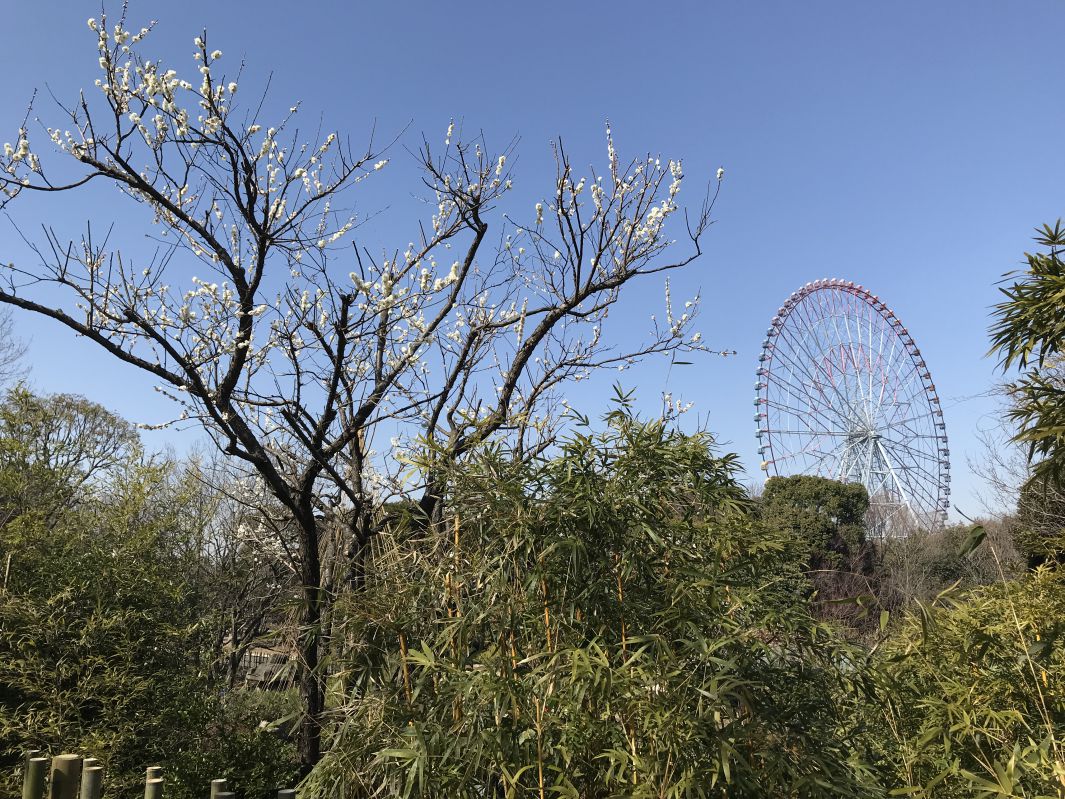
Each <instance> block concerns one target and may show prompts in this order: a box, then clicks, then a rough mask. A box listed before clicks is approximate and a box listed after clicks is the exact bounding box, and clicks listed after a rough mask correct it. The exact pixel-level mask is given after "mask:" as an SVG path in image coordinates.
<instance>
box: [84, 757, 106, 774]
mask: <svg viewBox="0 0 1065 799" xmlns="http://www.w3.org/2000/svg"><path fill="white" fill-rule="evenodd" d="M93 766H103V763H101V762H100V758H98V757H85V758H82V760H81V769H82V771H84V770H85V769H87V768H92V767H93Z"/></svg>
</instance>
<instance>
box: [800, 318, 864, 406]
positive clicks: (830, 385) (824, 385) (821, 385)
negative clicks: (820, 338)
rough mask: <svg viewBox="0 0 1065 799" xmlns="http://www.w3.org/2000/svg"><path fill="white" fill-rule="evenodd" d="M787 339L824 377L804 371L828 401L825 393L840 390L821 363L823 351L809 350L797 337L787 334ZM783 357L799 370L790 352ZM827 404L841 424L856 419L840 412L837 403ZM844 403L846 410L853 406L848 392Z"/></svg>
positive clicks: (836, 392)
mask: <svg viewBox="0 0 1065 799" xmlns="http://www.w3.org/2000/svg"><path fill="white" fill-rule="evenodd" d="M782 334H784V330H783V329H782ZM785 335H786V334H785ZM788 339H789V341H790V343H792V344H793V346H795V347H797V348H799V349H801V350H802V351H803V353H804V354H805V355H806V357H807V358H809V360H810V363H811V364H813V365H814V369H815V370H816V373H819V374H820V375H821V377H823V378H824V380H823V381H821V380H818V379H817V374H816V373H811V372H809V371H805V374H807V375H808V376H809V377H810V379H811V382H812V383H813V384H815V385H816V386H817V388H818V391H819V393H821V394H822V396H825V399H826V401H829V398H828V397H827V396H826V395H827V394H828V393H830V392H831V393H835V394H837V395H839V393H840V391H839V386H838V384H837V383H836V378H835V377H834V376H833V375H832V374H831V373H830V372H829V371H828V370H827V369H826V368H825V366H824V363H823V357H824V353H823V351H822V352H821V353H817V352H813V351H811V350H810V348H809V346H808V345H807V344H806V343H805V342H804V341H802V340H797V339H795V338H792V337H790V336H788ZM822 350H823V347H822ZM784 357H785V358H786V359H787V360H788V362H789V363H791V364H792V365H793V366H794V368H795V369H797V370H800V367H799V366H798V364H797V363H796V361H795V360H794V359H793V358H791V356H790V353H789V354H786V355H785V356H784ZM829 404H830V407H832V408H833V410H834V411H836V413H837V415H838V416H839V417H840V421H841V422H842V423H843V424H846V425H848V426H849V425H852V424H853V423H854V422H855V421H856V420H855V419H853V418H849V415H845V414H844V413H842V412H841V410H840V408H839V407H838V404H831V402H830V401H829ZM844 404H845V406H846V407H847V409H848V411H850V410H852V408H853V406H852V403H851V402H850V397H849V392H848V394H847V396H846V402H845V403H844Z"/></svg>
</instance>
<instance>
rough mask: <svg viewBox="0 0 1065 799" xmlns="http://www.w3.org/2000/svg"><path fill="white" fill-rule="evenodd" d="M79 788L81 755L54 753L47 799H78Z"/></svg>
mask: <svg viewBox="0 0 1065 799" xmlns="http://www.w3.org/2000/svg"><path fill="white" fill-rule="evenodd" d="M80 790H81V755H71V754H66V755H56V756H55V757H53V758H52V779H51V782H50V784H49V785H48V799H78V793H79V791H80Z"/></svg>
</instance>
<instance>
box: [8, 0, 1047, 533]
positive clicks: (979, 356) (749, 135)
mask: <svg viewBox="0 0 1065 799" xmlns="http://www.w3.org/2000/svg"><path fill="white" fill-rule="evenodd" d="M99 11H100V6H99V4H98V3H81V2H64V3H62V4H51V3H38V4H11V5H9V6H8V7H7V8H5V14H6V16H7V20H6V21H7V25H6V27H7V29H8V30H9V31H19V32H20V33H19V35H18V36H16V37H8V39H7V41H5V46H4V50H3V55H2V56H0V57H2V58H3V60H4V73H5V75H6V76H7V77H6V80H5V81H4V82H3V83H2V85H0V107H2V115H0V125H2V128H0V139H3V140H13V139H14V138H15V131H16V129H17V127H18V125H19V123H20V122H21V119H22V116H23V111H24V108H25V106H26V102H27V100H28V99H29V96H30V93H31V91H32V89H33V88H34V87H40V88H43V87H44V86H46V85H47V86H48V87H49V89H50V90H51V91H52V92H53V93H54V94H55V95H56V96H57V97H59V98H62V99H69V98H72V97H74V96H75V94H76V91H77V89H78V87H80V86H82V85H91V83H92V80H93V79H94V78H95V77H96V74H95V69H96V53H95V46H94V39H93V36H92V34H91V32H90V31H89V30H88V29H87V28H86V26H85V19H86V18H87V17H89V16H99ZM148 19H158V21H159V26H158V29H157V32H156V33H155V34H154V35H153V38H152V39H151V45H150V49H153V50H154V51H155V52H157V53H158V54H160V55H162V56H163V57H164V58H165V59H166V60H167V61H168V62H169V63H170V64H172V65H173V66H175V68H178V69H180V70H183V71H188V72H191V71H192V70H193V64H192V61H191V51H192V39H193V37H194V36H196V35H197V34H198V33H200V31H201V29H202V28H204V27H206V28H207V29H208V35H209V43H210V44H211V46H212V47H218V48H221V49H222V50H223V51H224V52H225V54H226V59H227V60H229V61H232V62H234V63H235V62H236V61H238V60H239V59H240V58H243V59H244V60H245V61H246V63H247V67H246V70H247V75H248V78H247V79H246V80H247V81H249V82H250V83H252V84H253V85H254V84H256V82H259V84H260V85H261V79H262V78H263V77H264V76H265V75H266V74H267V73H270V72H272V74H273V78H272V84H271V90H270V91H271V94H270V96H271V98H272V99H273V100H274V101H275V102H276V103H277V105H278V107H285V108H287V107H288V105H290V104H291V103H292V102H293V101H295V100H300V101H302V103H303V108H304V113H307V114H309V115H311V117H312V118H313V119H317V115H318V114H321V118H322V120H323V123H324V125H325V127H327V128H335V129H338V130H341V131H346V132H349V133H351V135H352V136H353V138H354V139H356V140H358V139H359V138H360V137H361V136H362V135H364V134H365V133H366V132H367V131H368V130H369V127H370V125H371V124H373V123H374V122H376V124H377V128H378V130H379V131H381V132H383V133H385V134H387V133H394V132H399V131H402V130H403V129H405V128H406V130H407V133H406V134H404V137H403V138H402V139H401V141H400V144H399V145H398V146H397V147H395V148H394V149H393V151H392V152H390V153H389V155H390V156H391V157H392V158H393V161H394V162H395V164H396V169H395V171H394V172H392V173H390V176H389V179H388V180H387V181H378V182H377V183H376V184H375V185H374V186H373V187H371V188H368V189H367V190H366V192H365V193H364V194H363V195H362V196H361V198H360V200H359V207H360V210H363V211H370V210H376V209H383V210H384V211H385V212H384V213H382V214H381V216H380V217H378V219H377V220H376V221H375V223H374V224H373V226H371V227H370V228H368V229H367V230H366V235H367V236H368V237H370V238H371V239H372V243H376V244H377V245H378V246H388V247H389V248H390V249H391V248H394V247H396V246H399V247H400V248H401V249H402V247H403V245H405V243H406V241H408V240H409V227H408V226H409V223H410V219H411V217H410V215H409V214H406V215H405V210H406V204H409V202H410V195H411V193H412V192H414V191H416V190H417V186H416V185H415V182H414V181H415V179H416V176H415V175H414V173H413V171H412V170H411V169H410V163H409V162H410V158H409V156H408V155H407V153H406V152H405V150H404V146H405V145H408V146H411V147H414V146H416V145H417V141H418V137H419V134H420V133H421V132H423V131H424V132H426V134H427V135H429V136H430V137H434V138H435V137H442V135H443V131H444V130H445V129H446V127H447V124H448V120H449V119H451V118H455V119H456V120H459V121H461V123H462V125H463V126H464V127H465V129H466V130H483V131H484V133H485V135H486V137H487V138H488V140H489V142H490V143H494V144H495V145H497V146H499V147H502V146H505V145H506V143H507V142H508V141H509V140H510V139H511V137H513V136H515V135H517V136H520V143H519V145H518V161H517V168H516V178H517V179H518V181H519V183H518V188H519V190H520V191H521V192H522V193H523V195H522V196H524V195H525V194H527V196H528V198H529V202H530V206H531V203H532V202H534V201H535V199H536V198H537V197H538V196H542V195H544V194H546V193H547V192H549V191H550V190H551V186H552V175H553V164H552V162H551V156H550V149H549V144H550V141H551V139H552V138H553V137H555V136H559V135H561V136H562V137H563V139H564V140H565V142H566V145H567V148H568V150H569V151H570V153H571V154H572V155H573V157H574V161H575V162H577V163H596V164H598V165H601V164H602V163H603V159H604V156H605V148H604V144H603V128H604V121H605V120H606V119H610V121H611V122H612V124H613V129H614V133H615V139H616V141H617V144H618V147H619V150H620V151H621V153H622V155H625V154H628V155H635V154H639V153H642V152H648V151H650V152H655V153H659V152H660V153H661V154H662V155H663V156H665V157H674V158H676V157H679V158H683V160H684V164H685V172H686V174H687V176H688V177H689V183H690V184H695V183H697V182H698V181H701V180H706V179H708V178H709V177H710V176H711V175H712V174H713V173H714V171H715V170H716V169H717V167H718V166H719V165H722V166H724V167H725V169H726V173H727V174H726V180H725V184H724V187H723V191H722V195H721V198H720V200H719V202H718V205H717V211H716V219H717V222H716V224H715V225H714V228H713V230H712V232H711V233H710V235H709V237H708V239H707V241H706V247H705V253H706V254H705V255H704V256H703V258H702V259H701V260H700V261H698V262H696V263H695V264H694V265H693V266H692V267H690V268H689V270H688V271H687V273H686V274H684V275H683V276H678V277H677V278H676V280H675V286H674V294H675V295H680V294H685V293H692V292H694V291H699V290H701V292H702V295H703V315H702V321H701V324H700V329H701V330H702V332H703V335H704V337H705V339H706V340H707V342H708V343H709V344H711V345H713V346H720V347H722V348H727V349H735V350H737V351H738V353H739V354H738V356H737V357H736V358H729V359H721V358H718V357H711V356H705V357H700V358H697V359H696V362H695V364H694V365H693V366H689V367H685V368H674V369H673V370H672V371H671V372H667V370H666V369H665V367H664V366H663V365H661V364H649V365H648V366H647V367H646V368H642V369H641V370H639V371H638V372H628V373H626V374H625V375H623V376H622V377H623V381H624V383H625V385H626V386H628V387H632V388H636V389H637V393H638V396H639V397H640V400H641V404H642V406H643V407H645V408H647V409H651V408H656V407H657V406H658V399H659V396H660V393H661V392H662V391H663V390H665V391H670V392H671V393H673V394H674V395H675V396H680V397H683V398H684V399H687V400H693V401H695V403H696V408H695V410H696V411H697V412H698V413H699V414H700V418H701V419H703V420H708V425H709V427H710V429H712V430H714V431H715V432H716V433H717V434H718V435H719V437H720V439H721V440H722V442H723V443H725V444H726V445H727V447H728V448H729V449H731V450H735V451H737V452H738V453H739V454H740V455H741V456H742V458H743V460H744V463H745V464H746V465H747V466H748V469H749V470H750V472H751V479H752V480H754V479H758V474H759V473H758V470H757V461H758V458H757V455H756V453H755V448H756V442H755V438H754V435H753V430H754V425H753V422H752V419H751V416H752V404H751V400H752V396H753V391H752V385H753V383H754V371H755V368H756V361H757V357H758V354H759V347H760V343H761V340H762V338H763V337H764V333H765V329H766V327H767V324H768V322H769V320H770V318H771V317H772V316H773V314H774V312H775V310H776V309H777V307H778V306H779V305H780V304H781V302H783V300H784V299H785V298H786V297H787V296H788V294H790V293H791V292H792V291H793V290H795V289H796V288H798V287H799V286H801V285H802V284H804V283H806V282H807V281H810V280H814V279H817V278H820V277H842V278H845V279H847V280H853V281H855V282H858V283H861V284H863V285H865V286H866V287H868V288H869V289H871V290H872V291H873V292H874V293H876V294H878V295H879V296H880V297H881V298H882V299H883V300H884V301H885V302H887V304H888V305H890V306H891V307H892V308H893V310H894V311H895V312H896V313H897V314H898V316H899V317H900V318H901V319H902V321H903V322H904V323H905V324H906V326H907V327H908V328H909V330H910V332H911V333H912V334H913V336H914V337H915V339H916V341H917V343H918V345H919V346H920V348H921V350H922V353H923V354H924V356H925V358H926V360H927V363H928V365H929V367H930V369H931V372H932V375H933V378H934V379H935V382H936V385H937V387H938V390H939V394H940V397H941V398H943V400H944V409H945V411H946V424H947V429H948V434H949V435H950V437H951V452H952V462H953V463H952V465H953V473H954V492H953V493H954V500H955V501H956V502H957V504H958V505H959V506H960V507H961V508H962V510H964V511H966V512H967V513H975V512H978V511H979V505H978V502H977V500H976V499H975V493H976V492H977V491H978V489H979V482H978V480H976V479H975V478H974V477H973V476H972V475H971V474H970V472H969V469H968V466H967V463H966V458H967V457H979V456H980V453H981V448H980V445H979V443H978V442H977V440H976V438H975V436H974V430H975V429H977V428H978V427H979V426H989V425H990V424H992V423H993V415H994V409H995V401H994V400H993V399H991V398H989V397H987V396H986V394H987V393H988V392H989V390H991V389H992V388H993V387H994V386H995V385H996V383H997V381H998V380H999V376H998V375H997V374H996V371H995V363H994V361H993V360H992V359H989V358H986V357H985V352H986V350H987V333H986V331H987V325H988V310H989V306H990V305H991V304H992V303H993V302H995V300H996V289H995V285H994V284H995V282H996V281H997V280H998V279H999V278H1000V276H1001V274H1002V273H1003V272H1005V271H1007V270H1010V269H1013V268H1016V267H1017V266H1018V265H1019V264H1020V262H1021V258H1022V254H1023V252H1024V251H1025V249H1028V248H1029V247H1030V246H1031V235H1032V228H1033V227H1034V226H1036V225H1037V224H1040V223H1042V222H1044V221H1052V220H1053V219H1056V218H1057V217H1058V216H1059V215H1062V214H1063V212H1065V203H1063V198H1062V196H1061V192H1060V186H1061V178H1062V174H1063V167H1065V149H1063V148H1062V147H1061V143H1060V138H1061V131H1062V129H1065V125H1063V122H1065V119H1063V116H1065V110H1063V108H1062V105H1061V103H1060V101H1059V100H1058V97H1057V95H1058V93H1059V91H1060V87H1059V84H1060V78H1061V75H1062V61H1063V56H1062V51H1061V48H1060V42H1059V41H1058V36H1059V33H1058V32H1059V31H1060V30H1061V29H1062V27H1063V23H1065V5H1063V4H1061V3H1058V2H1025V3H1000V2H990V0H987V1H986V2H937V3H929V2H895V3H878V4H873V3H850V2H842V1H840V2H804V3H796V2H783V1H779V2H760V3H750V2H747V3H741V2H699V3H696V2H675V3H673V2H663V3H658V4H647V3H635V2H611V3H600V2H583V3H582V2H569V3H560V2H538V3H525V4H518V3H508V2H498V0H497V2H481V1H480V0H478V1H477V2H465V3H451V4H441V3H428V2H426V3H421V2H418V3H414V2H412V3H401V2H391V3H380V2H378V3H368V2H350V3H341V2H315V1H314V0H306V1H305V2H303V3H300V4H298V5H297V4H293V3H291V2H284V3H282V2H273V1H263V0H260V1H259V2H255V3H250V2H229V3H219V2H203V1H202V0H194V1H192V2H185V3H183V4H181V5H180V6H179V5H177V4H161V3H157V2H146V0H132V2H131V14H130V20H131V23H132V25H133V26H135V27H136V26H139V25H140V24H141V23H142V22H144V21H147V20H148ZM37 112H38V114H39V115H40V116H41V118H42V121H43V122H44V123H45V124H48V122H49V120H50V119H55V118H56V117H54V116H51V114H52V108H51V106H50V105H49V102H48V101H47V99H46V98H45V99H42V100H39V101H38V107H37ZM408 124H409V127H408ZM697 193H698V192H697V191H696V190H695V186H694V185H689V186H688V187H687V199H688V201H689V202H695V201H697V198H696V194H697ZM682 196H683V195H682ZM115 199H116V198H115V196H114V195H113V193H110V192H104V193H88V194H85V195H81V196H80V197H69V198H64V199H62V200H61V201H58V202H56V201H54V200H53V201H52V202H50V203H48V204H45V203H41V202H27V203H22V204H20V205H21V207H19V208H16V209H15V210H14V211H13V214H14V219H15V221H17V223H18V224H19V225H20V226H21V227H22V228H23V229H26V230H31V231H32V230H33V229H35V228H36V227H39V225H40V223H41V222H42V221H44V220H46V219H47V220H50V221H52V222H54V223H56V224H57V225H58V226H59V227H60V228H61V229H62V230H67V231H69V233H70V234H71V235H76V234H77V233H78V232H79V229H80V226H81V225H83V220H84V219H85V218H86V216H88V215H90V213H91V215H93V216H95V217H96V218H101V217H102V218H109V217H110V218H115V219H116V220H119V221H120V223H122V224H125V223H127V222H129V224H128V225H126V227H124V228H122V229H123V235H126V236H128V238H129V239H130V240H131V241H134V242H136V241H137V240H138V237H140V236H142V234H143V230H144V228H143V227H141V226H138V225H139V223H138V222H137V221H136V220H135V219H133V220H132V221H131V215H130V211H129V208H128V206H125V205H122V204H120V203H116V202H114V200H115ZM127 228H128V232H126V229H127ZM0 231H2V232H0V246H2V247H3V248H4V250H5V252H4V254H3V255H0V257H2V258H3V259H4V260H5V261H9V260H18V259H19V258H23V257H25V252H24V250H23V249H22V248H21V245H20V244H19V242H18V240H17V237H16V236H15V234H14V231H13V228H12V226H11V225H10V224H9V223H8V221H7V220H3V221H2V225H0ZM133 246H136V244H134V245H133ZM661 294H662V292H661V285H660V282H659V283H654V284H649V285H648V287H647V291H646V292H642V293H641V294H640V295H639V296H636V297H634V298H633V299H631V300H630V301H629V302H627V303H626V304H625V305H624V306H623V310H624V314H625V320H626V321H628V320H631V322H632V324H633V326H639V325H645V324H646V319H647V316H648V315H649V314H650V313H655V312H656V311H657V312H659V313H660V312H661ZM16 324H17V327H18V330H19V332H20V333H21V334H22V335H24V336H26V337H28V338H29V339H30V342H31V349H30V353H31V361H32V367H33V371H32V380H33V383H34V384H35V385H36V386H37V387H38V388H40V389H42V390H48V391H75V392H79V393H82V394H85V395H86V396H88V397H90V398H91V399H94V400H96V401H99V402H101V403H103V404H105V405H108V406H109V407H112V408H114V409H115V410H117V411H119V412H120V413H122V414H123V415H125V416H127V417H130V418H132V419H135V420H137V421H146V422H153V421H158V420H160V419H161V418H162V417H163V416H164V415H165V406H164V404H163V403H162V401H161V400H160V399H159V398H158V397H156V396H155V395H154V393H153V392H152V390H151V385H152V384H151V382H150V381H148V380H147V379H145V378H144V377H142V376H141V375H139V374H137V373H135V372H134V371H132V370H131V369H129V368H126V367H124V366H121V365H120V364H117V363H115V362H112V361H111V360H109V359H108V358H107V357H105V356H104V355H102V354H100V353H97V352H96V351H94V350H93V349H92V348H91V347H89V346H88V345H87V344H86V343H84V342H79V341H77V340H75V339H73V338H72V337H71V336H68V335H67V333H66V332H65V331H62V330H59V329H57V328H55V327H53V326H50V325H47V324H45V323H44V322H43V321H38V320H35V319H31V318H29V317H26V316H18V317H16ZM605 387H606V386H604V385H603V384H602V383H596V384H593V385H592V387H590V388H588V389H582V391H581V392H580V393H579V394H575V395H574V397H573V400H574V404H575V405H578V406H579V407H581V408H582V409H583V410H585V411H586V412H589V413H592V414H593V415H594V414H596V413H597V412H599V411H601V410H604V409H605V408H606V404H607V403H606V396H607V395H606V392H605V391H604V390H603V389H604V388H605ZM692 423H694V420H693V422H692ZM194 437H195V436H193V435H192V434H185V435H184V436H175V435H174V434H169V435H165V434H164V435H160V436H157V437H156V438H155V439H152V440H155V441H159V442H162V441H171V442H173V443H176V444H177V445H178V446H182V447H183V446H185V445H186V444H187V442H189V441H190V440H191V439H192V438H194Z"/></svg>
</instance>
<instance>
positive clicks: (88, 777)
mask: <svg viewBox="0 0 1065 799" xmlns="http://www.w3.org/2000/svg"><path fill="white" fill-rule="evenodd" d="M92 760H94V761H95V760H96V758H92ZM85 762H88V759H86V761H85ZM96 762H99V761H96ZM103 781H104V767H103V766H96V765H92V766H88V767H86V768H83V769H82V770H81V794H80V799H100V794H101V793H102V791H103Z"/></svg>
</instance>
